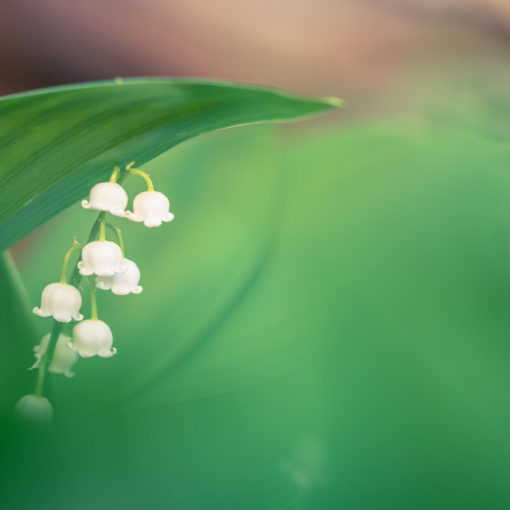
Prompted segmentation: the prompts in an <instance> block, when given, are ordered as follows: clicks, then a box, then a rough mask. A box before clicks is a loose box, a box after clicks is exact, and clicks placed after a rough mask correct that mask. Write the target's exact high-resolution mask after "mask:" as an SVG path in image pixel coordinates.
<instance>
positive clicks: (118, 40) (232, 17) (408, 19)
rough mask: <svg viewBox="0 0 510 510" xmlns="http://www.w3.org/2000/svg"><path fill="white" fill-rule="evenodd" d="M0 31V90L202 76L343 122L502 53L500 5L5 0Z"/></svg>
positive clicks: (450, 0)
mask: <svg viewBox="0 0 510 510" xmlns="http://www.w3.org/2000/svg"><path fill="white" fill-rule="evenodd" d="M0 25H1V26H0V66H1V70H2V73H1V78H0V93H2V94H6V93H11V92H16V91H22V90H27V89H32V88H37V87H43V86H49V85H55V84H62V83H69V82H79V81H88V80H96V79H104V78H112V77H115V76H148V75H151V76H152V75H161V76H204V77H214V78H222V79H229V80H237V81H244V82H253V83H262V84H267V85H274V86H278V87H282V88H286V89H289V90H292V91H296V92H303V93H313V94H319V95H339V96H341V97H343V98H345V99H347V100H348V101H349V109H348V113H347V115H349V116H355V115H359V114H361V113H363V112H372V113H373V112H374V111H379V112H381V111H382V112H385V111H393V110H395V109H402V108H403V107H404V108H405V106H404V104H405V102H404V101H403V99H404V97H406V96H408V94H406V93H405V90H406V89H407V87H406V85H407V84H408V83H409V80H415V81H414V82H416V80H418V82H419V81H420V76H421V75H423V72H424V71H423V70H424V69H427V70H428V71H427V72H428V73H434V72H437V69H438V61H440V62H449V61H450V60H452V61H455V62H457V63H458V62H462V61H463V60H467V61H472V60H473V59H479V60H480V61H483V62H484V63H485V65H486V64H487V62H490V61H491V60H495V61H498V62H501V60H503V61H505V62H506V59H508V55H509V51H508V50H509V49H510V5H509V2H508V0H487V1H484V0H472V1H469V0H292V1H289V0H283V1H278V2H275V1H270V0H259V1H257V2H251V1H242V0H241V1H239V0H215V1H214V2H210V1H206V0H186V1H184V0H124V1H118V0H74V1H72V2H69V1H66V0H3V2H2V3H1V7H0ZM439 67H440V68H441V72H440V73H439V74H441V73H443V72H448V69H449V65H448V64H447V65H441V66H439ZM408 99H411V98H408Z"/></svg>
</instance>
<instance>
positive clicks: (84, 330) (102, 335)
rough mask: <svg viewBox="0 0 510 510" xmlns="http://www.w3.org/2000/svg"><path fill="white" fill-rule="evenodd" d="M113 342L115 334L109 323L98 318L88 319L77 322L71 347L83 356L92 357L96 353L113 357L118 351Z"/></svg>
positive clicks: (102, 356)
mask: <svg viewBox="0 0 510 510" xmlns="http://www.w3.org/2000/svg"><path fill="white" fill-rule="evenodd" d="M112 344H113V335H112V330H111V329H110V328H109V326H108V324H106V322H103V321H101V320H98V319H88V320H85V321H83V322H80V323H79V324H76V326H75V327H74V329H73V339H72V340H71V342H69V347H70V348H71V349H73V350H75V351H76V352H77V353H78V354H79V355H80V356H81V357H82V358H91V357H92V356H96V355H97V356H100V357H101V358H111V357H112V356H113V355H114V354H115V353H116V352H117V349H115V347H112Z"/></svg>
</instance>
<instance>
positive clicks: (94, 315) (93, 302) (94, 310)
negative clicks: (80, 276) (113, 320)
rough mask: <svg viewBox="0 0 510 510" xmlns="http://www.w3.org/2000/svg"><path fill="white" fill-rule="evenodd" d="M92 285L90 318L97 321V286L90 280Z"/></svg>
mask: <svg viewBox="0 0 510 510" xmlns="http://www.w3.org/2000/svg"><path fill="white" fill-rule="evenodd" d="M89 285H90V318H91V319H92V320H94V321H97V299H96V285H95V282H94V279H93V278H89Z"/></svg>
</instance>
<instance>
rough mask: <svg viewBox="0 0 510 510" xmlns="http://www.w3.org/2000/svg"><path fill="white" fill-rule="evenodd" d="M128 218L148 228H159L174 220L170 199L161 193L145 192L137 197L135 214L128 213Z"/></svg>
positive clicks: (134, 203) (134, 205) (134, 207)
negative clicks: (162, 224) (164, 223)
mask: <svg viewBox="0 0 510 510" xmlns="http://www.w3.org/2000/svg"><path fill="white" fill-rule="evenodd" d="M126 216H127V217H128V218H129V219H130V220H132V221H136V222H139V223H140V222H143V224H144V225H145V226H146V227H159V226H160V225H161V223H163V222H167V221H172V220H173V219H174V215H173V214H172V213H171V212H170V202H169V200H168V198H167V197H166V195H164V194H163V193H160V192H159V191H143V192H142V193H139V194H138V195H136V197H135V199H134V200H133V212H131V211H126Z"/></svg>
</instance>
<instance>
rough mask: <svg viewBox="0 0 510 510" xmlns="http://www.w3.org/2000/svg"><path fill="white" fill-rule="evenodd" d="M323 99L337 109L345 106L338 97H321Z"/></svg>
mask: <svg viewBox="0 0 510 510" xmlns="http://www.w3.org/2000/svg"><path fill="white" fill-rule="evenodd" d="M321 99H322V101H324V102H325V103H327V104H329V105H331V106H334V107H335V108H339V107H340V106H343V105H344V101H342V99H339V98H338V97H330V96H327V97H321Z"/></svg>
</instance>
